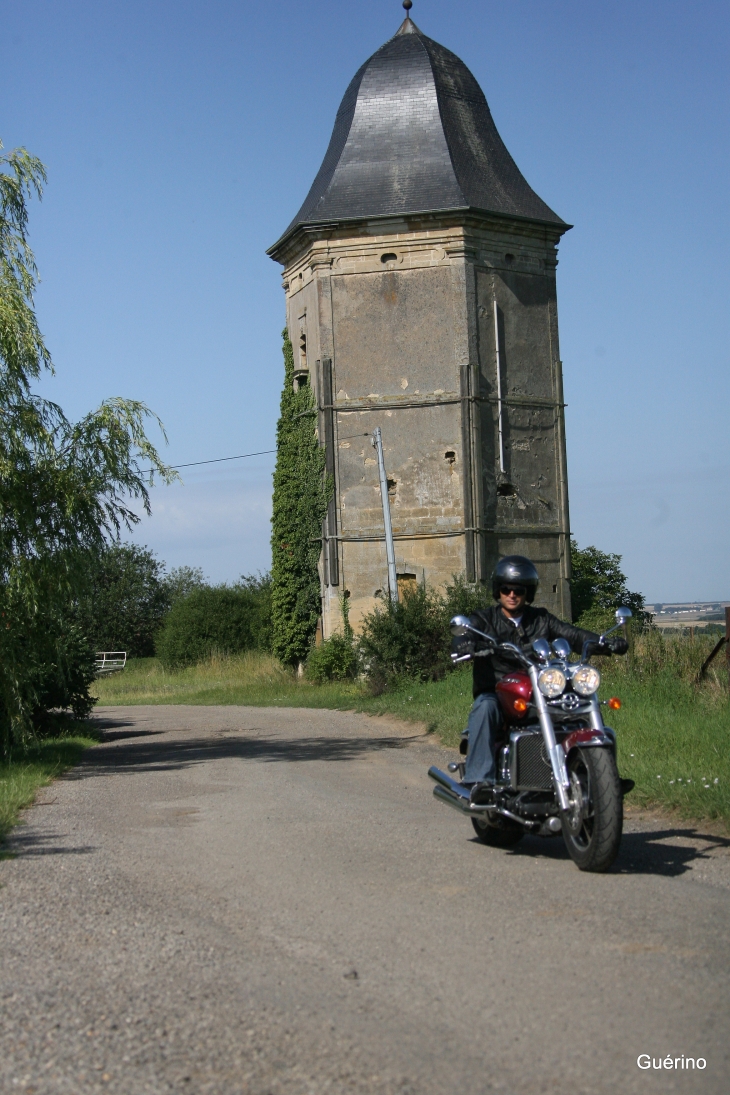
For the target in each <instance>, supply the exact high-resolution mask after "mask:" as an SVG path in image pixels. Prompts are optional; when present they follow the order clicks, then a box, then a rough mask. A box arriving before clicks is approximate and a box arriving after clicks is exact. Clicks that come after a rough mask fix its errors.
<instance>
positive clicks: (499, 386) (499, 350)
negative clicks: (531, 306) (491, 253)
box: [494, 297, 504, 475]
mask: <svg viewBox="0 0 730 1095" xmlns="http://www.w3.org/2000/svg"><path fill="white" fill-rule="evenodd" d="M494 348H495V358H496V361H495V364H496V367H497V431H498V437H499V470H500V471H501V473H502V475H504V433H503V431H502V347H501V344H500V341H499V311H498V309H497V298H496V297H495V298H494Z"/></svg>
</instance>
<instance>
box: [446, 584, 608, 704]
mask: <svg viewBox="0 0 730 1095" xmlns="http://www.w3.org/2000/svg"><path fill="white" fill-rule="evenodd" d="M470 620H471V623H472V625H473V626H474V627H476V628H478V629H479V630H480V631H483V632H484V633H485V634H486V635H490V636H492V638H494V639H496V640H497V642H499V643H515V644H516V645H517V646H521V647H523V648H524V649H525V650H529V649H530V648H531V646H532V643H533V642H534V641H535V639H548V640H550V639H565V640H566V641H567V642H568V643H570V648H571V650H572V651H573V652H574V653H575V654H580V653H581V651H582V650H583V643H584V642H594V643H597V642H598V635H596V634H595V632H593V631H584V630H583V629H582V628H580V627H573V625H572V624H566V623H563V621H562V620H559V619H558V617H557V616H553V614H552V613H551V612H548V610H547V609H546V608H533V606H532V605H525V610H524V612H523V614H522V619H521V620H520V626H519V627H515V625H514V624H513V623H510V621H509V620H508V618H507V617H506V616H505V614H504V612H502V609H501V608H500V606H499V605H492V606H491V608H487V609H483V610H482V611H479V612H475V613H474V615H473V616H471V617H470ZM468 642H469V640H468V639H466V643H467V644H468ZM459 643H461V644H462V646H461V647H459V646H458V645H457V644H459ZM453 648H454V649H465V648H466V646H465V641H464V639H456V640H455V641H454V644H453ZM610 652H611V651H610V649H609V648H606V649H605V650H602V651H601V653H606V654H609V653H610ZM472 664H473V666H474V698H475V699H476V697H477V696H481V694H482V692H494V688H495V685H496V683H497V681H498V680H500V679H501V678H502V677H503V676H504V675H505V673H511V672H513V671H514V670H515V669H516V668H517V665H516V663H515V661H514V659H512V660H510V659H508V658H507V657H505V656H503V655H501V654H499V653H497V654H494V655H492V656H491V657H486V658H475V659H474V661H473V663H472Z"/></svg>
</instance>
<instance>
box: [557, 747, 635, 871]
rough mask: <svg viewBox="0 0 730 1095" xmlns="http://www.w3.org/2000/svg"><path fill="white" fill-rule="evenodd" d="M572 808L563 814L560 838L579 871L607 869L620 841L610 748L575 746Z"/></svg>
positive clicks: (571, 769)
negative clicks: (561, 836)
mask: <svg viewBox="0 0 730 1095" xmlns="http://www.w3.org/2000/svg"><path fill="white" fill-rule="evenodd" d="M568 776H569V778H570V797H571V799H572V802H573V806H572V809H571V810H569V811H568V813H566V814H563V819H562V820H563V839H564V840H565V843H566V845H567V848H568V852H569V853H570V857H571V859H572V860H573V862H574V863H575V864H576V866H577V867H578V868H579V869H580V870H581V871H607V870H608V868H609V867H610V866H611V864H612V863H613V861H614V860H615V858H616V856H617V855H618V850H619V845H620V844H621V831H622V829H623V820H624V818H623V800H622V796H621V782H620V780H619V777H618V771H617V770H616V761H615V759H614V755H613V753H612V752H611V750H610V749H600V748H593V749H576V750H575V752H574V753H571V755H570V757H569V758H568Z"/></svg>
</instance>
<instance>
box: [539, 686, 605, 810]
mask: <svg viewBox="0 0 730 1095" xmlns="http://www.w3.org/2000/svg"><path fill="white" fill-rule="evenodd" d="M529 672H530V680H531V681H532V697H533V703H534V704H535V706H536V707H537V714H538V717H539V719H540V729H541V730H542V736H543V740H544V742H545V748H546V749H547V753H548V756H549V757H550V766H551V768H552V770H553V783H554V784H555V793H556V795H557V796H558V802H559V804H560V809H561V810H562V811H563V813H566V812H567V811H568V810H570V809H571V802H570V794H569V792H570V780H569V778H568V766H567V765H566V763H565V753H564V752H563V750H562V748H561V747H560V746H559V745H558V743H557V741H556V740H555V730H554V729H553V720H552V718H551V717H550V709H549V708H548V705H547V701H546V699H545V697H544V696H543V694H542V692H541V691H540V689H539V688H538V686H537V678H538V673H539V670H538V667H537V666H536V665H531V666H530V670H529ZM598 717H599V719H600V714H599V716H598Z"/></svg>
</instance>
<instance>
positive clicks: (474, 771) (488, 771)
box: [464, 692, 502, 783]
mask: <svg viewBox="0 0 730 1095" xmlns="http://www.w3.org/2000/svg"><path fill="white" fill-rule="evenodd" d="M501 725H502V710H501V708H500V706H499V700H498V699H497V697H496V695H495V694H494V692H482V694H481V696H477V698H476V699H475V700H474V703H473V705H472V709H471V711H470V712H469V722H468V724H467V732H468V734H469V752H468V753H467V755H466V771H465V773H464V782H465V783H482V782H483V781H484V780H485V779H495V778H496V774H497V768H496V764H495V760H494V753H495V743H496V739H497V733H498V732H499V728H500V726H501Z"/></svg>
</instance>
